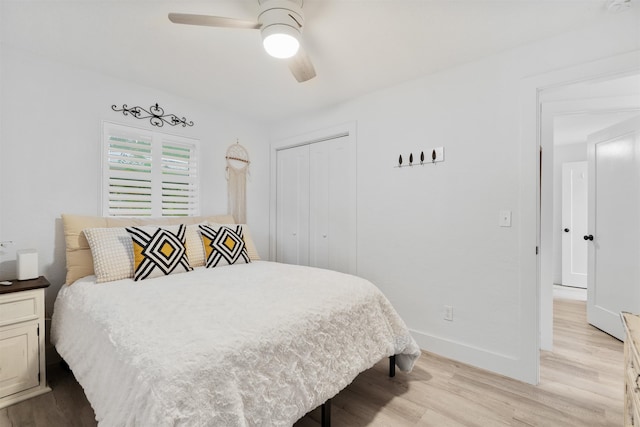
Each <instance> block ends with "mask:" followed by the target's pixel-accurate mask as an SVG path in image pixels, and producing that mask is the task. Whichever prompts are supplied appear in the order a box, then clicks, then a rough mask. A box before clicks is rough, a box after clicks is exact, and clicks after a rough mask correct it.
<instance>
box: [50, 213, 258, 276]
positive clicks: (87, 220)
mask: <svg viewBox="0 0 640 427" xmlns="http://www.w3.org/2000/svg"><path fill="white" fill-rule="evenodd" d="M205 221H206V222H215V223H220V224H235V221H234V219H233V217H232V216H231V215H215V216H191V217H163V218H109V217H98V216H82V215H68V214H63V215H62V224H63V226H64V238H65V242H66V247H67V250H66V252H67V280H66V284H67V285H70V284H71V283H73V282H75V281H76V280H78V279H80V278H81V277H84V276H89V275H92V274H94V271H93V258H92V256H91V249H90V248H89V242H88V241H87V238H86V237H85V235H84V233H83V232H82V230H84V229H85V228H106V227H129V226H133V225H173V224H186V225H189V224H199V223H201V222H205ZM245 243H246V245H247V251H248V252H249V255H250V257H251V252H253V253H255V256H256V257H257V251H256V250H255V245H254V243H253V241H252V240H251V237H250V235H249V234H248V230H247V231H246V232H245ZM251 258H252V259H255V258H254V257H251ZM257 259H259V257H258V258H257Z"/></svg>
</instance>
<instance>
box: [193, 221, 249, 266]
mask: <svg viewBox="0 0 640 427" xmlns="http://www.w3.org/2000/svg"><path fill="white" fill-rule="evenodd" d="M209 225H211V226H216V227H219V226H222V225H224V226H227V227H233V226H234V225H236V224H220V223H217V222H209ZM239 225H242V233H243V235H242V239H243V240H244V244H245V248H246V249H247V254H249V258H250V259H251V261H260V259H261V258H260V255H258V250H257V249H256V244H255V243H253V239H252V238H251V233H250V232H249V226H248V225H247V224H239ZM192 265H193V264H192Z"/></svg>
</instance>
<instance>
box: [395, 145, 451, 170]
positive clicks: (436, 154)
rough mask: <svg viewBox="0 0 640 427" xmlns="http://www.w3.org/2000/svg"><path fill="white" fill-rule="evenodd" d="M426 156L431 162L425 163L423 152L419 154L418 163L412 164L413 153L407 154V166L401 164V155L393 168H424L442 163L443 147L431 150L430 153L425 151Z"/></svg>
mask: <svg viewBox="0 0 640 427" xmlns="http://www.w3.org/2000/svg"><path fill="white" fill-rule="evenodd" d="M427 156H429V157H430V158H431V161H426V162H425V158H426V156H425V153H424V151H421V152H420V163H414V162H413V152H411V153H409V164H403V159H402V154H400V156H399V157H398V164H397V165H396V166H395V167H396V168H402V167H407V166H418V165H420V166H424V165H433V164H436V163H439V162H443V161H444V147H438V148H434V149H432V150H431V153H429V151H427Z"/></svg>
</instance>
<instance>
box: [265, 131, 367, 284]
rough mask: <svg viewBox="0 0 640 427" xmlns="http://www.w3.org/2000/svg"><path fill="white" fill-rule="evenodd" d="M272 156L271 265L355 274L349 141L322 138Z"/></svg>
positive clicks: (353, 193) (352, 167) (353, 173)
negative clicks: (273, 262)
mask: <svg viewBox="0 0 640 427" xmlns="http://www.w3.org/2000/svg"><path fill="white" fill-rule="evenodd" d="M276 156H277V159H276V168H277V171H276V232H275V235H276V248H275V251H276V261H278V262H284V263H288V264H300V265H309V266H312V267H320V268H327V269H330V270H336V271H341V272H344V273H351V274H356V168H355V164H356V158H355V156H356V151H355V142H354V139H353V138H350V137H349V136H348V135H347V136H338V137H334V138H328V139H326V140H323V141H319V142H313V143H309V144H306V145H302V146H298V147H293V148H286V149H282V150H278V151H277V154H276Z"/></svg>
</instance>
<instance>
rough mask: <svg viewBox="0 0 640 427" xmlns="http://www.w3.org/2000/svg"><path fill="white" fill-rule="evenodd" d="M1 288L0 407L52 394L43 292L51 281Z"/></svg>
mask: <svg viewBox="0 0 640 427" xmlns="http://www.w3.org/2000/svg"><path fill="white" fill-rule="evenodd" d="M11 282H13V284H12V285H10V286H0V408H4V407H6V406H9V405H13V404H14V403H18V402H20V401H22V400H25V399H29V398H31V397H34V396H37V395H39V394H43V393H46V392H48V391H51V389H50V388H49V387H47V374H46V360H45V348H44V335H45V332H44V331H45V329H44V290H45V288H46V287H48V286H49V282H48V281H47V279H45V278H44V277H42V276H40V277H38V278H37V279H33V280H11Z"/></svg>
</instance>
